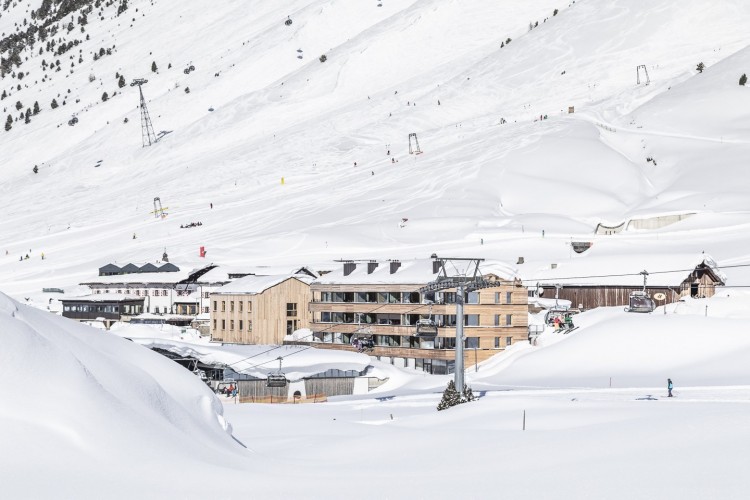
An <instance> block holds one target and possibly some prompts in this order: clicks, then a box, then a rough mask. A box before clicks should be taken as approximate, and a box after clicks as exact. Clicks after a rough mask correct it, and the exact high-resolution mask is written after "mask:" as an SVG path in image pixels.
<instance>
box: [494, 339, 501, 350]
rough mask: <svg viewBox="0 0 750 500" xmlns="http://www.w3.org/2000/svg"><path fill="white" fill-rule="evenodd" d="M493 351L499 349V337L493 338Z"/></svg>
mask: <svg viewBox="0 0 750 500" xmlns="http://www.w3.org/2000/svg"><path fill="white" fill-rule="evenodd" d="M495 349H500V337H495Z"/></svg>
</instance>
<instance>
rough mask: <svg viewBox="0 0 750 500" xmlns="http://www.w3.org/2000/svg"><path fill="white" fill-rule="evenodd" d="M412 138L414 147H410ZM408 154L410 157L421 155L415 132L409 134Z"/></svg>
mask: <svg viewBox="0 0 750 500" xmlns="http://www.w3.org/2000/svg"><path fill="white" fill-rule="evenodd" d="M412 138H413V139H414V145H412V142H411V140H412ZM409 154H410V155H413V154H417V155H421V154H422V150H421V149H419V141H418V140H417V134H416V132H412V133H411V134H409Z"/></svg>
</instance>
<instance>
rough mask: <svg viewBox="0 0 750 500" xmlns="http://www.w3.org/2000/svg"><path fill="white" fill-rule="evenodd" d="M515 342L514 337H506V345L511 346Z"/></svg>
mask: <svg viewBox="0 0 750 500" xmlns="http://www.w3.org/2000/svg"><path fill="white" fill-rule="evenodd" d="M512 343H513V337H505V345H506V346H509V345H511V344H512Z"/></svg>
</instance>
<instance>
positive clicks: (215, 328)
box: [214, 320, 216, 330]
mask: <svg viewBox="0 0 750 500" xmlns="http://www.w3.org/2000/svg"><path fill="white" fill-rule="evenodd" d="M214 330H216V320H214Z"/></svg>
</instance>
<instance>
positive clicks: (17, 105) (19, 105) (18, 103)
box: [16, 101, 23, 110]
mask: <svg viewBox="0 0 750 500" xmlns="http://www.w3.org/2000/svg"><path fill="white" fill-rule="evenodd" d="M21 108H23V104H21V101H16V109H18V110H20V109H21Z"/></svg>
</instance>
